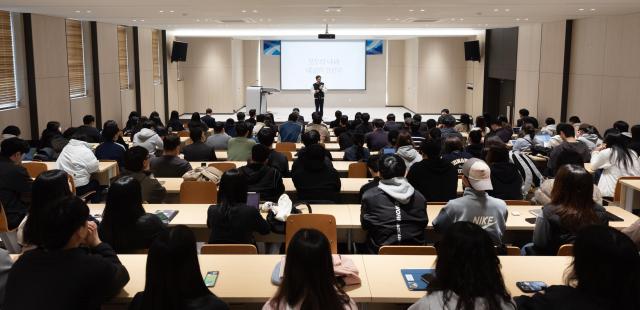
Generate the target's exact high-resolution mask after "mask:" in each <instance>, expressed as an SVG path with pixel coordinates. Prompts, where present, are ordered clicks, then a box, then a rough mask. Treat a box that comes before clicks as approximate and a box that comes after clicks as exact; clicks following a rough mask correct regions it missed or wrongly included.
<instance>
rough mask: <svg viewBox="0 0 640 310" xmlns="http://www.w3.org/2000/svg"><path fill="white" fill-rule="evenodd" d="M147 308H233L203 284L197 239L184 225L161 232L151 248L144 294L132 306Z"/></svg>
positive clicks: (201, 309) (132, 308)
mask: <svg viewBox="0 0 640 310" xmlns="http://www.w3.org/2000/svg"><path fill="white" fill-rule="evenodd" d="M147 309H185V310H196V309H198V310H205V309H206V310H209V309H211V310H228V309H229V306H228V305H227V304H226V303H225V302H224V301H222V300H220V298H218V297H217V296H216V295H214V294H213V293H212V292H211V291H210V290H209V288H207V287H206V285H205V283H204V281H202V271H201V270H200V263H199V262H198V248H197V244H196V237H195V234H194V233H193V231H191V229H189V228H188V227H186V226H184V225H178V226H175V227H173V228H172V229H170V230H169V231H167V232H163V233H161V234H160V235H159V236H158V237H157V238H155V240H154V241H153V243H152V244H151V247H150V248H149V254H148V255H147V267H146V279H145V284H144V291H142V292H139V293H136V295H135V296H134V297H133V300H132V301H131V304H130V305H129V310H147Z"/></svg>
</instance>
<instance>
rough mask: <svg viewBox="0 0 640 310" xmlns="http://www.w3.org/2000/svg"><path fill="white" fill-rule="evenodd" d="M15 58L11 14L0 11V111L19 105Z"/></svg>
mask: <svg viewBox="0 0 640 310" xmlns="http://www.w3.org/2000/svg"><path fill="white" fill-rule="evenodd" d="M13 56H14V55H13V31H12V27H11V13H9V12H6V11H0V109H7V108H15V107H16V106H17V105H18V102H17V99H16V76H15V67H14V61H15V60H14V57H13Z"/></svg>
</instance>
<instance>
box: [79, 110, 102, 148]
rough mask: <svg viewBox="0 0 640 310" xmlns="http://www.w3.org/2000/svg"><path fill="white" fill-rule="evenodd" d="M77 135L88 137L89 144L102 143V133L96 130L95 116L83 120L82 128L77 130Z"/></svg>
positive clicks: (87, 116)
mask: <svg viewBox="0 0 640 310" xmlns="http://www.w3.org/2000/svg"><path fill="white" fill-rule="evenodd" d="M76 134H82V135H85V136H87V141H86V142H88V143H100V131H98V129H97V128H96V118H95V117H93V115H85V116H84V117H83V118H82V126H79V127H78V128H76Z"/></svg>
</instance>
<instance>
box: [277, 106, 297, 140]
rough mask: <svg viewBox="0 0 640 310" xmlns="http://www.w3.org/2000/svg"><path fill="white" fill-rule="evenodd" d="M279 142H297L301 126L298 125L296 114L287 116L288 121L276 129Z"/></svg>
mask: <svg viewBox="0 0 640 310" xmlns="http://www.w3.org/2000/svg"><path fill="white" fill-rule="evenodd" d="M278 132H279V133H280V142H293V143H296V142H299V141H300V135H301V134H302V126H300V123H298V114H296V113H295V112H294V113H291V114H289V118H288V120H287V121H286V122H285V123H283V124H282V125H280V128H278Z"/></svg>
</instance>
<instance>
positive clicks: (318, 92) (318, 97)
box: [311, 75, 327, 115]
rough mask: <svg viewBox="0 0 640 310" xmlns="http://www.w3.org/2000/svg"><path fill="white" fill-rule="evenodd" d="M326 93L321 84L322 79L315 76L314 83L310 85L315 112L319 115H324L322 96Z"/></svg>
mask: <svg viewBox="0 0 640 310" xmlns="http://www.w3.org/2000/svg"><path fill="white" fill-rule="evenodd" d="M326 92H327V88H326V87H325V85H324V83H323V82H322V77H321V76H319V75H316V82H315V83H313V85H311V93H312V94H313V98H314V101H315V105H316V110H315V111H316V112H319V113H320V114H321V115H322V114H323V113H324V95H325V93H326Z"/></svg>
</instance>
